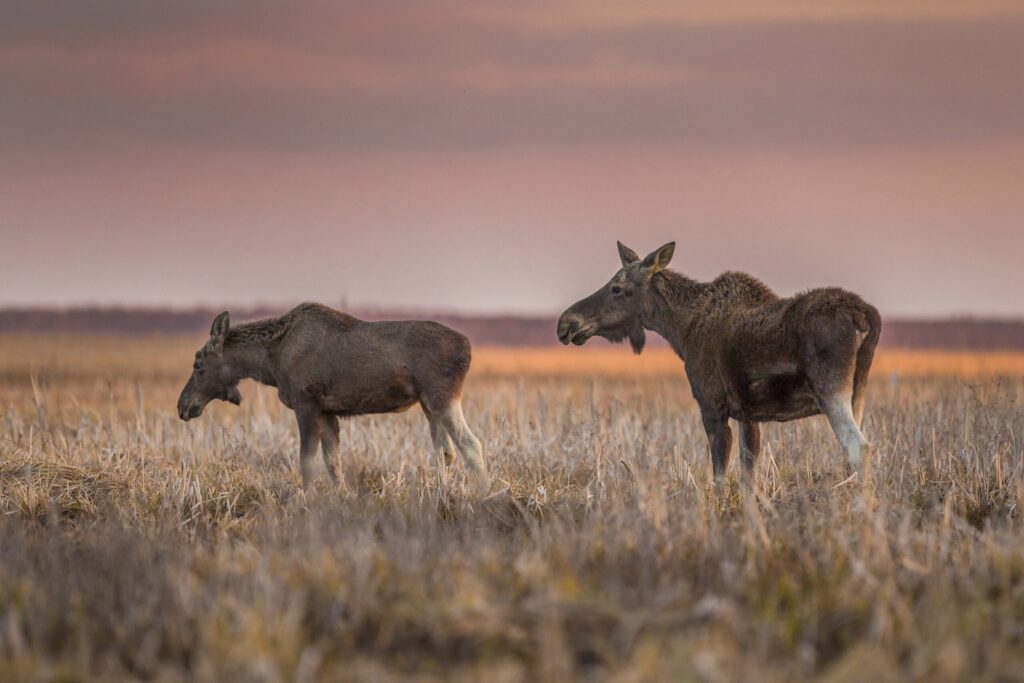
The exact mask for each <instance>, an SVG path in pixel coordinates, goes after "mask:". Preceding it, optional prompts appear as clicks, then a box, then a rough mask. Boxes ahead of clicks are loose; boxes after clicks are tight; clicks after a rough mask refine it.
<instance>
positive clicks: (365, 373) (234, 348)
mask: <svg viewBox="0 0 1024 683" xmlns="http://www.w3.org/2000/svg"><path fill="white" fill-rule="evenodd" d="M469 363H470V346H469V340H468V339H466V338H465V337H464V336H463V335H461V334H459V333H458V332H456V331H455V330H452V329H450V328H447V327H445V326H444V325H441V324H438V323H434V322H427V321H419V320H403V321H386V322H365V321H363V320H359V319H357V318H353V317H352V316H350V315H346V314H345V313H341V312H339V311H335V310H333V309H331V308H328V307H327V306H321V305H320V304H311V303H307V304H302V305H301V306H297V307H296V308H294V309H292V310H291V311H289V312H288V313H286V314H284V315H283V316H281V317H279V318H270V319H267V320H260V321H257V322H251V323H246V324H244V325H238V326H235V327H232V326H231V324H230V321H229V316H228V312H227V311H225V312H224V313H221V314H220V315H218V316H217V318H216V319H215V320H214V321H213V327H211V328H210V339H209V340H208V341H207V342H206V344H205V345H204V346H203V348H201V349H200V350H199V351H197V352H196V360H195V365H194V366H193V368H192V376H191V377H189V378H188V382H187V383H186V384H185V388H184V389H182V391H181V397H180V398H179V399H178V415H179V416H180V417H181V419H182V420H191V419H192V418H196V417H199V416H200V415H201V414H202V412H203V408H205V407H206V404H207V403H209V402H210V401H212V400H213V399H215V398H219V399H221V400H224V401H230V402H231V403H234V404H236V405H237V404H239V403H240V402H241V400H242V396H241V394H240V393H239V392H238V383H239V382H240V381H241V380H243V379H246V378H250V379H254V380H256V381H257V382H262V383H263V384H267V385H270V386H272V387H277V395H278V397H279V398H280V399H281V402H282V403H284V404H285V405H286V406H288V407H289V408H291V409H292V410H294V411H295V417H296V419H297V421H298V423H299V465H300V469H301V472H302V484H303V487H305V488H309V486H310V483H311V482H312V479H313V477H314V469H315V462H314V458H315V456H316V451H317V447H318V446H319V447H322V448H323V458H324V464H325V465H326V466H327V473H328V474H329V475H330V477H331V480H332V481H334V482H335V483H337V482H338V462H337V460H338V440H339V429H338V418H339V417H348V416H351V415H366V414H370V413H393V412H399V411H402V410H406V409H407V408H409V407H411V406H412V405H413V404H415V403H419V404H420V406H421V407H422V408H423V412H424V414H425V415H426V416H427V421H428V422H429V423H430V435H431V438H432V440H433V444H434V449H435V450H436V451H438V452H443V454H444V458H445V463H446V464H448V463H450V462H451V461H452V459H453V458H454V457H455V450H456V448H457V449H458V451H459V453H460V454H461V455H462V457H463V459H464V460H465V462H466V465H467V466H468V467H469V470H470V474H471V475H472V476H473V477H474V479H475V480H476V483H477V484H481V483H483V482H485V481H486V476H487V468H486V466H485V465H484V460H483V453H482V450H481V446H480V441H479V440H478V439H477V438H476V437H475V436H474V435H473V432H471V431H470V430H469V427H468V426H467V425H466V420H465V418H464V417H463V415H462V403H461V397H462V382H463V380H464V379H465V377H466V373H467V372H468V371H469Z"/></svg>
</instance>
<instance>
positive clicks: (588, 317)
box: [557, 242, 882, 479]
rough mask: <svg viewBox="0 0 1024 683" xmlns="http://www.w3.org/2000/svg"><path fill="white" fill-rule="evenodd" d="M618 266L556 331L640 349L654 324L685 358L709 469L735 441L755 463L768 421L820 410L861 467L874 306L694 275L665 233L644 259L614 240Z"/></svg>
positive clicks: (847, 295) (741, 276)
mask: <svg viewBox="0 0 1024 683" xmlns="http://www.w3.org/2000/svg"><path fill="white" fill-rule="evenodd" d="M618 248H619V258H620V259H621V260H622V268H621V269H620V270H619V271H618V272H617V273H615V275H614V276H613V277H612V279H611V280H609V281H608V282H607V283H606V284H605V285H604V286H603V287H602V288H601V289H599V290H597V291H596V292H594V293H593V294H591V295H590V296H588V297H586V298H585V299H582V300H580V301H578V302H577V303H575V304H573V305H572V306H571V307H569V308H568V309H567V310H566V311H565V312H564V313H562V315H561V317H560V318H559V319H558V330H557V332H558V339H559V340H560V341H561V342H562V343H563V344H569V343H572V344H576V345H577V346H580V345H583V344H584V343H586V341H587V340H588V339H590V338H591V337H594V336H599V337H604V338H605V339H607V340H609V341H611V342H621V341H623V340H624V339H627V338H628V339H629V342H630V344H631V345H632V347H633V351H634V352H635V353H638V354H639V353H640V352H641V351H642V350H643V348H644V342H645V340H646V331H647V330H651V331H653V332H657V333H658V334H660V335H661V336H662V337H664V338H665V339H666V340H668V342H669V344H671V346H672V348H673V350H674V351H675V352H676V354H677V355H678V356H679V357H680V358H681V359H682V360H683V361H684V367H685V371H686V377H687V379H688V380H689V382H690V387H691V390H692V392H693V397H694V398H695V399H696V401H697V405H698V407H699V409H700V415H701V420H702V422H703V423H704V430H705V431H706V432H707V437H708V442H709V444H710V447H711V464H712V470H713V473H714V476H715V478H716V479H720V478H721V477H722V475H723V474H724V473H725V470H726V467H727V466H728V463H729V455H730V452H731V450H732V429H731V428H730V427H729V419H730V418H731V419H733V420H735V421H736V422H738V423H739V437H740V439H739V440H740V449H739V450H740V459H741V460H742V462H743V465H744V470H745V471H751V470H753V467H754V464H755V462H756V459H757V457H758V455H759V454H760V451H761V431H760V423H761V422H769V421H776V422H784V421H787V420H796V419H799V418H804V417H809V416H811V415H819V414H821V413H824V414H825V415H826V416H827V418H828V421H829V424H830V425H831V427H832V431H833V432H835V435H836V438H837V439H838V440H839V443H840V445H841V446H842V448H843V450H844V451H845V452H846V457H847V462H848V464H849V466H850V467H851V468H853V469H854V470H855V471H858V470H860V468H861V467H862V458H863V456H864V454H865V452H866V451H867V450H868V449H869V448H870V446H869V444H868V441H867V440H866V439H865V438H864V435H863V434H862V433H861V429H860V424H861V419H862V417H863V414H864V392H865V388H866V385H867V381H868V372H869V370H870V369H871V361H872V358H873V357H874V353H875V346H876V345H877V344H878V336H879V334H880V333H881V330H882V320H881V317H880V316H879V314H878V311H877V310H876V309H875V307H874V306H872V305H871V304H868V303H867V302H865V301H864V300H863V299H861V298H860V297H859V296H857V295H856V294H853V293H851V292H847V291H844V290H842V289H838V288H825V289H812V290H810V291H807V292H803V293H801V294H797V295H796V296H792V297H788V298H783V297H779V296H778V295H776V294H775V293H774V292H773V291H772V290H771V289H769V288H768V287H767V286H766V285H765V284H764V283H762V282H761V281H760V280H758V279H757V278H755V277H752V276H750V275H747V274H745V273H738V272H726V273H723V274H722V275H719V276H718V277H717V278H716V279H715V280H713V281H712V282H697V281H695V280H692V279H690V278H688V277H686V276H684V275H681V274H679V273H676V272H673V271H671V270H667V266H668V264H669V261H671V260H672V254H673V252H674V251H675V242H669V243H668V244H666V245H664V246H662V247H661V248H659V249H656V250H655V251H653V252H651V253H650V254H648V255H647V256H646V257H645V258H642V259H641V258H640V257H639V255H637V253H636V252H635V251H633V250H632V249H630V248H629V247H626V246H625V245H623V244H622V243H621V242H619V243H618Z"/></svg>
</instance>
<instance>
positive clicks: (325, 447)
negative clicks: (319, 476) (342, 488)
mask: <svg viewBox="0 0 1024 683" xmlns="http://www.w3.org/2000/svg"><path fill="white" fill-rule="evenodd" d="M338 435H339V428H338V418H336V417H334V416H333V415H324V416H323V417H322V418H320V449H321V451H322V452H323V456H324V467H326V468H327V475H328V476H329V477H330V478H331V482H332V483H334V484H337V483H338V444H339V436H338Z"/></svg>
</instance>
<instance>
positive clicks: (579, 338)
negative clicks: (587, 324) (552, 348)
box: [558, 313, 587, 346]
mask: <svg viewBox="0 0 1024 683" xmlns="http://www.w3.org/2000/svg"><path fill="white" fill-rule="evenodd" d="M583 328H584V321H583V320H582V319H581V318H580V317H579V316H577V315H574V314H571V313H563V314H562V317H561V318H559V319H558V341H560V342H562V343H563V344H569V343H574V344H576V345H577V346H579V345H580V344H582V343H583V342H585V341H587V335H586V333H585V332H584V329H583Z"/></svg>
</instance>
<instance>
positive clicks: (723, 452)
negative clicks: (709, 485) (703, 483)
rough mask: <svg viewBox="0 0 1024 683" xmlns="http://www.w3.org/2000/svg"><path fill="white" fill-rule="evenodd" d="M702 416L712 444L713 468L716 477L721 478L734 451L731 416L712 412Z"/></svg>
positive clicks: (709, 441)
mask: <svg viewBox="0 0 1024 683" xmlns="http://www.w3.org/2000/svg"><path fill="white" fill-rule="evenodd" d="M701 418H702V420H703V422H704V431H705V432H707V435H708V443H709V444H710V446H711V469H712V471H713V472H714V475H715V479H721V478H722V476H723V475H724V474H725V468H726V467H728V465H729V455H730V453H731V452H732V429H731V428H730V427H729V418H728V417H726V416H722V415H718V414H717V413H710V412H705V413H702V415H701Z"/></svg>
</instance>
